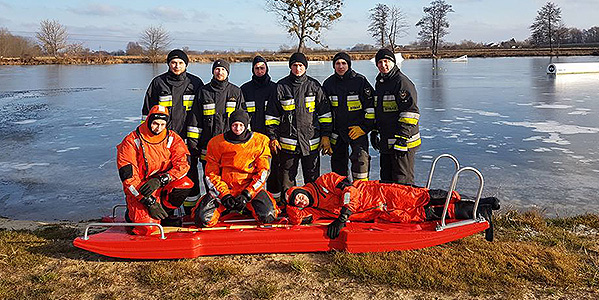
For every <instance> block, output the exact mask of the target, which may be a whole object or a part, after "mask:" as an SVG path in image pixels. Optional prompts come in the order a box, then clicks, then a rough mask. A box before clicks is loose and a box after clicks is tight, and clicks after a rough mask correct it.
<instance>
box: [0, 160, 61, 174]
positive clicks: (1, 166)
mask: <svg viewBox="0 0 599 300" xmlns="http://www.w3.org/2000/svg"><path fill="white" fill-rule="evenodd" d="M49 165H50V164H49V163H19V162H0V170H1V171H3V172H8V171H12V170H20V171H22V170H27V169H31V168H33V167H46V166H49Z"/></svg>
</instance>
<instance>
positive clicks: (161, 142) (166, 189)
mask: <svg viewBox="0 0 599 300" xmlns="http://www.w3.org/2000/svg"><path fill="white" fill-rule="evenodd" d="M168 119H169V112H168V109H167V108H166V107H164V106H160V105H155V106H153V107H152V108H151V109H150V112H149V113H148V116H147V117H146V121H145V122H144V123H142V124H141V125H139V126H138V127H137V128H136V129H135V130H134V131H133V132H131V133H129V134H128V135H127V136H126V137H125V138H124V139H123V141H122V142H121V143H120V144H119V145H118V146H117V147H116V148H117V167H118V168H119V176H120V178H121V181H122V182H123V189H124V190H125V195H126V200H127V213H126V214H125V219H126V220H127V222H131V223H160V224H162V225H166V226H177V225H178V226H180V224H181V220H180V219H179V218H177V217H176V216H175V215H174V210H175V209H176V208H177V207H179V206H181V205H182V204H183V201H184V200H185V197H187V195H188V194H189V191H190V189H191V188H192V187H193V183H192V181H191V180H190V179H189V178H187V177H185V174H187V171H188V170H189V162H188V159H189V151H188V150H187V146H186V145H185V143H184V142H183V139H181V137H179V135H177V133H175V132H174V131H172V130H169V129H166V125H167V122H168ZM155 230H157V228H156V227H154V226H150V227H149V226H136V227H134V228H133V230H132V232H133V233H134V234H139V235H149V234H151V233H153V232H154V231H155Z"/></svg>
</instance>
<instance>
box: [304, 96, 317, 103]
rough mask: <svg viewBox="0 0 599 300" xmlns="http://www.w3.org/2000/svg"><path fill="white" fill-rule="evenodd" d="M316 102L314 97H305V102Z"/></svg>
mask: <svg viewBox="0 0 599 300" xmlns="http://www.w3.org/2000/svg"><path fill="white" fill-rule="evenodd" d="M314 101H316V96H308V97H306V102H314Z"/></svg>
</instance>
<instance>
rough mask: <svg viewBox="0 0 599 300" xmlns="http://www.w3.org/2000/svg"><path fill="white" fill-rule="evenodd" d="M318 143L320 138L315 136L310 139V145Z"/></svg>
mask: <svg viewBox="0 0 599 300" xmlns="http://www.w3.org/2000/svg"><path fill="white" fill-rule="evenodd" d="M318 143H320V138H315V139H311V140H310V146H312V145H316V144H318Z"/></svg>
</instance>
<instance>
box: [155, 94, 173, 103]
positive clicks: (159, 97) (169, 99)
mask: <svg viewBox="0 0 599 300" xmlns="http://www.w3.org/2000/svg"><path fill="white" fill-rule="evenodd" d="M171 100H173V96H172V95H166V96H158V101H160V102H162V101H171Z"/></svg>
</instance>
